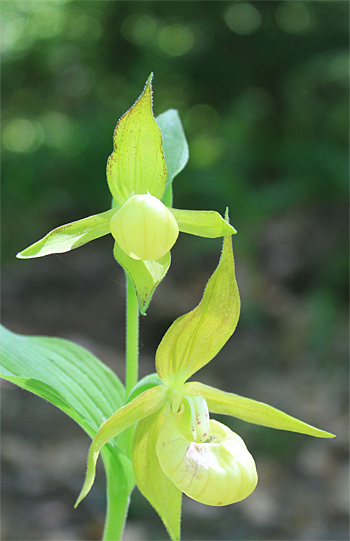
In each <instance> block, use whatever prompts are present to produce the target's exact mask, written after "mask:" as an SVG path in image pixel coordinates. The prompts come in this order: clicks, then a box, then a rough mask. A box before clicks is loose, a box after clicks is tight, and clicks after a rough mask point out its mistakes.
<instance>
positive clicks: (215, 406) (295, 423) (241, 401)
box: [185, 382, 335, 438]
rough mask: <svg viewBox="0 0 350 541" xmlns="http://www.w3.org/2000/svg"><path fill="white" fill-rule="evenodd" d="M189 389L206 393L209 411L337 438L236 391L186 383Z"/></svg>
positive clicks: (202, 393)
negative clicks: (235, 392)
mask: <svg viewBox="0 0 350 541" xmlns="http://www.w3.org/2000/svg"><path fill="white" fill-rule="evenodd" d="M185 388H186V390H188V391H190V392H192V393H195V394H199V395H201V396H204V398H205V399H206V401H207V404H208V408H209V411H210V412H212V413H221V414H223V415H231V416H233V417H237V418H238V419H242V420H243V421H247V422H248V423H253V424H256V425H261V426H266V427H269V428H277V429H279V430H288V431H290V432H299V433H300V434H308V435H309V436H315V437H316V438H335V436H334V434H331V433H330V432H325V431H324V430H319V429H318V428H315V427H314V426H311V425H309V424H307V423H304V422H303V421H299V420H298V419H296V418H295V417H291V416H290V415H287V413H283V411H280V410H278V409H276V408H273V407H272V406H269V405H267V404H264V403H263V402H258V401H256V400H252V399H250V398H244V397H243V396H239V395H236V394H231V393H225V392H224V391H220V390H219V389H214V388H213V387H209V386H208V385H203V384H202V383H196V382H193V383H186V385H185Z"/></svg>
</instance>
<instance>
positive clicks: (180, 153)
mask: <svg viewBox="0 0 350 541" xmlns="http://www.w3.org/2000/svg"><path fill="white" fill-rule="evenodd" d="M156 122H157V124H158V126H159V128H160V129H161V132H162V136H163V152H164V156H165V161H166V166H167V183H166V189H165V192H164V195H163V197H162V201H163V203H164V204H165V205H167V206H168V207H171V205H172V189H171V187H172V182H173V179H174V177H176V175H178V174H179V173H180V171H182V170H183V168H184V167H185V165H186V163H187V162H188V144H187V141H186V137H185V133H184V130H183V127H182V124H181V120H180V117H179V113H178V112H177V111H176V110H175V109H169V110H168V111H165V113H162V114H161V115H159V116H157V118H156Z"/></svg>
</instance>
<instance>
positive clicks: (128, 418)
mask: <svg viewBox="0 0 350 541" xmlns="http://www.w3.org/2000/svg"><path fill="white" fill-rule="evenodd" d="M166 396H167V388H166V387H165V386H163V385H159V386H157V387H153V388H151V389H148V390H147V391H145V392H144V393H142V394H141V395H139V396H137V397H136V398H134V400H132V402H129V404H126V405H125V406H123V407H122V408H119V409H118V410H117V411H116V412H115V413H113V415H111V417H109V419H107V420H106V421H105V422H104V423H103V424H102V425H101V426H100V428H99V429H98V431H97V434H96V436H95V438H94V439H93V442H92V444H91V447H90V450H89V456H88V463H87V470H86V478H85V483H84V486H83V488H82V489H81V492H80V494H79V497H78V499H77V501H76V504H75V507H76V506H77V505H79V503H80V502H81V500H82V499H83V498H85V496H86V495H87V494H88V493H89V491H90V489H91V487H92V485H93V483H94V480H95V475H96V461H97V459H98V456H99V454H100V451H101V449H102V447H103V446H104V445H106V443H108V442H109V441H111V440H112V439H113V438H115V437H116V436H118V435H119V434H121V433H122V432H124V430H126V429H127V428H129V426H132V425H133V424H135V423H137V422H138V421H140V420H141V419H143V418H144V417H147V416H148V415H152V413H154V412H156V411H158V410H159V409H160V408H162V407H163V406H164V404H165V402H166Z"/></svg>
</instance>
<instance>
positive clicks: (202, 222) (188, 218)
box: [169, 209, 237, 239]
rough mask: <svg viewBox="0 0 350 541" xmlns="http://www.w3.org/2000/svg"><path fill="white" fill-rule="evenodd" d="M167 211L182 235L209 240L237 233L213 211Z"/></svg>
mask: <svg viewBox="0 0 350 541" xmlns="http://www.w3.org/2000/svg"><path fill="white" fill-rule="evenodd" d="M169 210H170V211H171V213H172V214H173V216H174V218H175V219H176V221H177V224H178V226H179V230H180V231H182V232H183V233H190V234H191V235H197V236H198V237H207V238H210V239H214V238H216V237H223V236H225V235H233V234H235V233H237V231H236V230H235V228H234V227H232V225H230V224H229V223H228V222H226V220H224V219H223V218H222V216H220V214H219V213H218V212H215V211H213V210H180V209H169Z"/></svg>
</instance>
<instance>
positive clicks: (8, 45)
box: [1, 17, 34, 56]
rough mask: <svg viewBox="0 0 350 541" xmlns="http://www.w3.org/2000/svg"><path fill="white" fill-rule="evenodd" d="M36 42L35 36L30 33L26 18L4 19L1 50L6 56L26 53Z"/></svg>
mask: <svg viewBox="0 0 350 541" xmlns="http://www.w3.org/2000/svg"><path fill="white" fill-rule="evenodd" d="M33 42H34V38H33V36H32V35H31V34H30V33H29V32H28V21H27V20H26V18H25V17H14V18H8V19H7V20H5V18H4V19H3V27H2V31H1V50H2V53H3V54H5V55H6V56H12V55H13V53H15V56H17V55H16V53H18V52H21V51H26V50H27V49H28V48H29V47H31V46H32V44H33Z"/></svg>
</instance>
